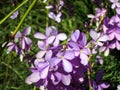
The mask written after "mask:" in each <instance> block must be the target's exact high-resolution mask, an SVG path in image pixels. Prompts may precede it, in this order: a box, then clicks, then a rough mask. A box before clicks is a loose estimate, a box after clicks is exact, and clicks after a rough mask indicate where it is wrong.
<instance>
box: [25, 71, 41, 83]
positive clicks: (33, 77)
mask: <svg viewBox="0 0 120 90" xmlns="http://www.w3.org/2000/svg"><path fill="white" fill-rule="evenodd" d="M39 80H40V74H39V72H34V73H32V74H31V75H30V76H28V77H27V78H26V80H25V82H26V83H27V84H32V83H36V82H38V81H39Z"/></svg>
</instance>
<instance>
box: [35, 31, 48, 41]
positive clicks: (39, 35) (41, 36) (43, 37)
mask: <svg viewBox="0 0 120 90" xmlns="http://www.w3.org/2000/svg"><path fill="white" fill-rule="evenodd" d="M34 37H35V38H37V39H46V36H45V35H44V34H42V33H39V32H38V33H35V34H34Z"/></svg>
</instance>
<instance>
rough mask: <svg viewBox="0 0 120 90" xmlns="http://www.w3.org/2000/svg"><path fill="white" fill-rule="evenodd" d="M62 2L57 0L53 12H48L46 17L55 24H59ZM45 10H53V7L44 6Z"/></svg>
mask: <svg viewBox="0 0 120 90" xmlns="http://www.w3.org/2000/svg"><path fill="white" fill-rule="evenodd" d="M63 5H64V2H63V0H58V5H56V6H55V9H56V10H55V11H57V12H55V11H53V10H52V11H50V12H49V14H48V17H49V18H51V19H53V20H54V21H56V22H57V23H60V22H61V16H62V12H61V8H62V7H63ZM46 8H47V9H53V5H49V6H46Z"/></svg>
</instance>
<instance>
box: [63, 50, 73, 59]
mask: <svg viewBox="0 0 120 90" xmlns="http://www.w3.org/2000/svg"><path fill="white" fill-rule="evenodd" d="M74 57H75V55H74V52H73V51H70V50H67V51H66V52H65V55H64V58H65V59H68V60H72V59H73V58H74Z"/></svg>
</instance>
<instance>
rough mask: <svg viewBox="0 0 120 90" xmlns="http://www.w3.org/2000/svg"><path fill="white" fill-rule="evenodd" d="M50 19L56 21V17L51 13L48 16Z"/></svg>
mask: <svg viewBox="0 0 120 90" xmlns="http://www.w3.org/2000/svg"><path fill="white" fill-rule="evenodd" d="M48 17H49V18H51V19H54V20H55V18H56V15H55V14H54V13H53V12H50V13H49V14H48Z"/></svg>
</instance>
